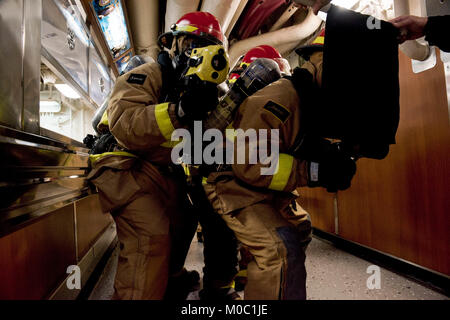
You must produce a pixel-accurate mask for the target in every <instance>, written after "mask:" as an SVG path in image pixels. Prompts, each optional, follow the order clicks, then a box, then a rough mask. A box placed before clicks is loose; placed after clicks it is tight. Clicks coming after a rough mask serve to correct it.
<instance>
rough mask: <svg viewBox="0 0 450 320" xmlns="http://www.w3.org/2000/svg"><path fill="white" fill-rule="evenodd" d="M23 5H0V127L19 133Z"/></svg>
mask: <svg viewBox="0 0 450 320" xmlns="http://www.w3.org/2000/svg"><path fill="white" fill-rule="evenodd" d="M22 17H23V1H15V0H2V1H0V40H1V43H2V48H1V50H0V124H2V125H6V126H8V127H11V128H14V129H21V128H22V126H21V122H22V111H23V87H22V79H23V74H22V69H23V63H22V56H23V50H22V43H23V34H22V32H21V30H22Z"/></svg>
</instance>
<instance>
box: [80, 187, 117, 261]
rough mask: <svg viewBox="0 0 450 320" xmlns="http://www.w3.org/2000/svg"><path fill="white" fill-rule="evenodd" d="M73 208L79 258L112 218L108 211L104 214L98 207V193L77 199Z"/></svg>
mask: <svg viewBox="0 0 450 320" xmlns="http://www.w3.org/2000/svg"><path fill="white" fill-rule="evenodd" d="M75 209H76V210H75V212H76V222H77V243H78V248H77V249H78V259H81V258H83V256H84V255H85V254H86V253H87V252H88V250H89V249H90V248H91V246H92V245H93V244H94V243H95V241H96V240H97V239H98V237H99V236H100V235H101V234H102V233H103V232H102V231H104V230H105V228H106V227H108V226H109V225H110V224H111V222H112V221H113V219H112V217H111V215H110V214H109V213H108V214H105V213H103V212H102V210H101V209H100V202H99V199H98V194H94V195H90V196H88V197H86V198H83V199H81V200H79V201H77V202H76V203H75Z"/></svg>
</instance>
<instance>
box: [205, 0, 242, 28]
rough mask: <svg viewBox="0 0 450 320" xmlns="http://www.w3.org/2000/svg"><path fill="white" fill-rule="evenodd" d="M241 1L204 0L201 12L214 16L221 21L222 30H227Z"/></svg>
mask: <svg viewBox="0 0 450 320" xmlns="http://www.w3.org/2000/svg"><path fill="white" fill-rule="evenodd" d="M240 2H241V1H240V0H203V3H202V8H201V11H205V12H209V13H211V14H213V15H214V16H215V17H216V18H217V20H219V23H220V26H221V27H222V30H227V28H228V26H229V25H230V22H231V20H232V19H233V14H234V12H235V11H236V9H237V8H238V6H239V3H240Z"/></svg>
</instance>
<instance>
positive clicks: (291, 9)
mask: <svg viewBox="0 0 450 320" xmlns="http://www.w3.org/2000/svg"><path fill="white" fill-rule="evenodd" d="M297 10H298V7H296V6H295V4H294V3H291V4H290V5H289V7H287V9H286V10H285V11H284V12H283V14H282V15H281V17H280V18H279V19H278V20H277V22H275V23H274V24H273V26H272V27H270V29H269V32H271V31H275V30H278V29H280V28H281V27H282V26H283V25H284V24H285V23H286V22H287V21H288V20H289V19H290V18H291V17H292V15H293V14H294V13H295V12H296V11H297Z"/></svg>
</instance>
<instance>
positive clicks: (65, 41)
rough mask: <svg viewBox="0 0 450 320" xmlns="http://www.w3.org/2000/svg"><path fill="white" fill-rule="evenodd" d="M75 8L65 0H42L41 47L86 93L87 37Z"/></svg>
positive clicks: (88, 43) (88, 42)
mask: <svg viewBox="0 0 450 320" xmlns="http://www.w3.org/2000/svg"><path fill="white" fill-rule="evenodd" d="M79 17H80V15H79V13H78V12H77V8H76V7H74V6H73V5H71V4H70V3H69V2H68V1H65V0H44V1H43V7H42V26H41V32H42V33H41V37H42V47H43V49H45V50H46V51H47V52H48V53H49V54H50V55H51V56H52V57H53V58H54V59H55V60H56V62H58V63H59V64H60V65H61V67H62V68H64V69H65V70H66V71H67V72H68V73H69V74H70V76H71V77H72V78H73V79H74V80H75V82H77V84H78V85H79V86H80V87H81V88H82V89H83V90H85V91H86V93H88V50H89V45H90V41H89V36H88V34H87V33H86V30H85V29H84V23H83V22H82V21H81V20H80V18H79Z"/></svg>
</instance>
